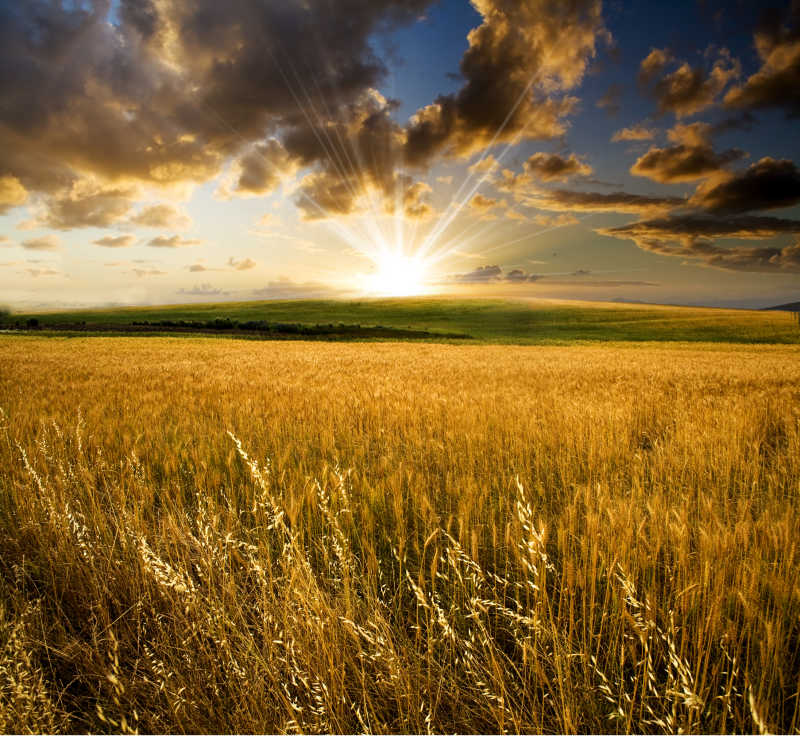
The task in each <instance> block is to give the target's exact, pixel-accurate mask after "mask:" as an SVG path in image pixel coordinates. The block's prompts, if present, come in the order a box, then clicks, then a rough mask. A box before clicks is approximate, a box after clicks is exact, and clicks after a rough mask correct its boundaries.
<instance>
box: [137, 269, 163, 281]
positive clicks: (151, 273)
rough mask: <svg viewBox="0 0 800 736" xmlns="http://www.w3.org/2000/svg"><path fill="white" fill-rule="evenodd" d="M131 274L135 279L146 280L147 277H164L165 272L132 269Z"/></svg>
mask: <svg viewBox="0 0 800 736" xmlns="http://www.w3.org/2000/svg"><path fill="white" fill-rule="evenodd" d="M131 273H133V274H135V275H136V277H137V278H140V279H141V278H146V277H148V276H166V275H167V272H166V271H159V270H158V269H157V268H134V269H132V270H131Z"/></svg>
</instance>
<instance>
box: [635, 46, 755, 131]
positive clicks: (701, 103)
mask: <svg viewBox="0 0 800 736" xmlns="http://www.w3.org/2000/svg"><path fill="white" fill-rule="evenodd" d="M670 61H671V59H670V57H669V56H668V55H667V54H666V52H665V51H662V50H659V49H653V50H652V51H651V52H650V54H649V55H648V56H647V57H646V58H645V59H644V60H643V61H642V65H641V69H640V72H639V80H640V82H642V84H643V85H645V86H646V87H648V88H649V89H650V92H651V93H652V94H653V95H654V96H655V98H656V100H657V101H658V110H659V112H660V113H662V114H663V113H674V114H675V115H677V116H678V117H683V116H685V115H693V114H694V113H697V112H700V111H701V110H704V109H706V108H707V107H710V106H711V105H713V104H714V103H715V101H716V99H717V97H718V96H719V95H720V94H721V93H722V92H723V90H724V89H725V87H727V86H728V84H729V83H730V82H732V81H733V80H734V79H736V78H737V77H738V76H739V75H740V74H741V64H740V63H739V61H738V60H737V59H733V58H731V56H730V54H729V53H728V51H727V50H725V49H721V50H720V51H719V53H718V55H717V58H716V60H715V61H714V63H713V64H712V66H711V68H710V69H707V68H706V67H704V66H695V67H692V66H690V65H689V64H688V63H687V62H683V63H681V64H679V66H678V67H677V68H676V69H674V70H673V71H671V72H670V73H668V74H664V75H663V76H661V77H660V78H659V79H658V80H657V81H655V84H652V81H653V80H654V79H655V78H656V77H658V76H659V75H660V74H661V73H662V72H663V71H664V69H665V68H666V66H667V65H668V64H669V63H670ZM651 84H652V86H651Z"/></svg>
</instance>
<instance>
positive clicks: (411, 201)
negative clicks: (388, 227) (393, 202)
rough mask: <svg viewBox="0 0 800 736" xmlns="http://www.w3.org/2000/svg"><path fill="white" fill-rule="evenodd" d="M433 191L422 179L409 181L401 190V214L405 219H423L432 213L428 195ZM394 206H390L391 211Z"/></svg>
mask: <svg viewBox="0 0 800 736" xmlns="http://www.w3.org/2000/svg"><path fill="white" fill-rule="evenodd" d="M432 192H433V190H432V189H431V187H430V185H428V184H426V183H425V182H424V181H416V182H410V183H409V184H408V186H406V188H405V191H404V192H403V214H404V215H405V217H406V218H407V219H411V220H424V219H425V218H427V217H430V216H431V215H433V212H434V210H433V206H432V205H431V204H430V195H431V193H432ZM393 211H394V208H393V207H391V208H390V212H393Z"/></svg>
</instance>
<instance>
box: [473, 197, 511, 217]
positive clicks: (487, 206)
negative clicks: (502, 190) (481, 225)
mask: <svg viewBox="0 0 800 736" xmlns="http://www.w3.org/2000/svg"><path fill="white" fill-rule="evenodd" d="M469 207H470V209H471V210H473V212H474V214H476V215H477V216H478V217H480V219H481V220H496V219H497V215H496V214H494V213H492V210H495V209H501V208H502V209H506V208H507V207H508V202H506V201H505V200H504V199H495V198H494V197H487V196H485V195H483V194H480V193H478V194H475V195H474V196H473V197H472V199H470V201H469Z"/></svg>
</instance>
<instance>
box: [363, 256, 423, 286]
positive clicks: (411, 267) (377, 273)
mask: <svg viewBox="0 0 800 736" xmlns="http://www.w3.org/2000/svg"><path fill="white" fill-rule="evenodd" d="M371 257H372V258H373V260H374V261H375V270H374V271H373V272H372V273H370V274H368V275H366V276H365V277H364V290H365V291H366V292H367V293H368V294H374V295H376V296H419V295H421V294H425V293H426V292H427V290H428V289H427V284H426V279H427V278H428V275H429V274H428V269H429V267H430V264H429V263H428V262H427V261H426V260H425V259H424V258H421V257H420V256H417V255H414V256H409V255H406V254H405V253H401V252H388V251H382V252H380V253H378V254H376V255H374V256H371Z"/></svg>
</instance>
